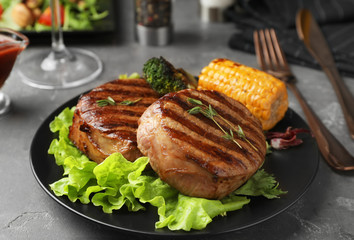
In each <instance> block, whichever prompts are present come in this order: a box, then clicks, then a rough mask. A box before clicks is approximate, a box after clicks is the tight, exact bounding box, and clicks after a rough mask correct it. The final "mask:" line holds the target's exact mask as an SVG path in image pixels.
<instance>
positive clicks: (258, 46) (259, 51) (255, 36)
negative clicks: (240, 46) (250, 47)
mask: <svg viewBox="0 0 354 240" xmlns="http://www.w3.org/2000/svg"><path fill="white" fill-rule="evenodd" d="M253 41H254V47H255V51H256V56H257V62H258V65H259V66H260V67H261V69H262V70H263V71H265V70H266V64H265V62H264V56H263V52H262V47H261V43H260V39H259V32H258V30H254V32H253Z"/></svg>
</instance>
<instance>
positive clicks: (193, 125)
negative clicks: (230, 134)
mask: <svg viewBox="0 0 354 240" xmlns="http://www.w3.org/2000/svg"><path fill="white" fill-rule="evenodd" d="M174 99H176V98H174ZM169 102H171V103H173V104H176V103H174V102H172V101H169ZM178 104H180V103H178ZM176 107H178V106H176ZM160 111H161V113H162V114H163V115H164V116H166V117H169V118H170V119H172V120H174V121H176V122H179V123H180V124H182V125H183V126H184V127H186V128H188V129H189V131H191V132H192V131H193V132H194V133H196V134H198V135H199V136H200V137H201V138H207V139H210V140H211V141H213V142H215V143H217V144H220V145H222V146H223V147H225V148H226V149H229V150H230V151H234V152H238V153H240V154H242V155H244V156H245V157H247V158H248V159H250V160H252V162H253V164H258V161H257V160H256V159H255V157H254V155H253V154H252V152H255V150H254V149H252V148H251V147H248V145H249V144H248V143H247V144H243V145H244V146H243V148H242V149H241V148H239V147H238V146H236V145H235V143H234V142H231V141H229V140H227V139H225V138H223V137H222V136H218V135H216V134H214V132H210V131H205V129H204V128H202V127H200V126H201V124H198V122H197V121H195V122H193V121H191V120H188V119H186V118H184V117H183V116H181V115H180V114H179V113H177V112H175V111H174V110H173V107H171V108H166V107H163V108H161V109H160ZM195 117H197V118H198V120H199V121H202V122H204V123H207V124H208V125H209V126H210V127H211V128H213V129H215V130H216V131H219V128H218V127H217V126H216V125H215V123H214V122H213V121H212V120H210V119H208V118H206V117H204V116H195ZM223 128H224V129H228V128H227V127H226V126H223ZM173 137H175V138H178V134H175V135H174V136H173ZM189 138H190V137H189ZM237 141H238V142H241V141H243V140H241V139H238V140H237ZM204 144H205V143H204ZM246 146H247V147H248V148H247V150H248V151H246V149H245V148H246ZM212 147H213V146H211V145H208V147H207V148H205V149H206V150H205V152H208V149H209V148H212ZM258 152H260V151H257V154H260V153H258Z"/></svg>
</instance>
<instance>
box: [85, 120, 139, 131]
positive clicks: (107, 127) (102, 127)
mask: <svg viewBox="0 0 354 240" xmlns="http://www.w3.org/2000/svg"><path fill="white" fill-rule="evenodd" d="M94 126H95V127H96V128H97V129H98V130H99V131H102V132H104V133H112V132H114V131H117V130H120V129H121V128H119V127H129V128H132V129H134V131H136V129H137V128H138V123H137V121H131V122H118V123H117V122H113V123H102V124H95V125H94ZM80 130H81V128H80Z"/></svg>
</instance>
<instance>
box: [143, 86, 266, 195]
mask: <svg viewBox="0 0 354 240" xmlns="http://www.w3.org/2000/svg"><path fill="white" fill-rule="evenodd" d="M189 98H192V99H196V100H200V101H202V102H203V104H205V105H206V106H209V105H210V106H211V107H212V108H213V109H214V110H215V111H216V112H217V113H218V114H219V115H220V116H222V117H223V118H225V119H226V120H227V121H228V122H230V123H231V124H232V125H233V126H234V127H236V129H238V125H239V126H240V127H241V128H242V130H243V132H244V134H245V136H246V138H247V139H248V141H249V142H250V143H251V144H250V143H248V142H247V141H245V140H243V139H241V138H239V137H237V133H236V132H234V138H235V140H236V141H237V142H238V143H239V144H240V145H241V147H239V146H238V145H237V144H235V143H234V142H233V141H230V140H228V139H225V133H223V132H222V130H221V129H220V128H219V127H218V126H217V125H216V124H215V123H214V122H213V121H212V120H211V119H209V118H207V117H205V116H204V115H202V114H201V113H198V114H190V113H188V110H189V109H192V108H193V107H195V105H193V104H192V103H191V102H190V101H189V100H188V99H189ZM215 119H218V122H219V124H220V126H221V127H222V128H224V129H225V130H227V132H229V129H230V127H229V126H228V124H227V123H226V122H225V121H222V120H221V118H219V117H215ZM137 141H138V148H139V149H140V151H141V152H142V153H143V154H144V155H146V156H148V157H149V159H150V165H151V167H152V168H153V170H154V171H155V172H157V174H158V175H159V177H160V178H161V179H162V180H163V181H165V182H167V183H168V184H169V185H171V186H172V187H174V188H176V189H177V190H179V191H180V192H181V193H183V194H185V195H189V196H194V197H203V198H209V199H221V198H223V197H225V196H227V195H228V194H230V193H231V192H233V191H234V190H236V189H237V188H238V187H240V186H241V185H242V184H243V183H245V182H246V181H247V180H248V179H249V178H250V177H251V176H252V175H253V174H254V173H255V172H256V171H257V169H258V168H259V167H260V166H261V165H262V163H263V161H264V158H265V154H266V140H265V137H264V134H263V131H262V125H261V123H260V121H259V120H258V119H257V118H256V117H255V116H253V115H252V114H251V112H250V111H249V110H248V109H247V108H246V107H245V106H244V105H242V104H241V103H240V102H238V101H236V100H234V99H232V98H230V97H227V96H226V95H224V94H222V93H219V92H217V91H210V90H201V91H198V90H191V89H188V90H182V91H179V92H177V93H169V94H167V95H165V96H163V97H162V98H160V99H159V100H158V101H156V102H155V103H153V104H152V105H151V106H150V107H149V108H148V109H147V110H146V111H145V112H144V114H143V115H142V116H141V118H140V119H139V127H138V131H137ZM252 146H253V147H252Z"/></svg>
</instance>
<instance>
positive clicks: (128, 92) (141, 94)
mask: <svg viewBox="0 0 354 240" xmlns="http://www.w3.org/2000/svg"><path fill="white" fill-rule="evenodd" d="M94 92H95V93H97V92H100V93H101V94H103V93H107V95H109V94H120V95H129V96H132V97H154V96H156V95H155V94H156V93H155V92H152V91H151V90H149V89H146V91H145V89H142V88H140V89H139V88H134V91H131V90H127V89H97V90H95V91H94Z"/></svg>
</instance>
